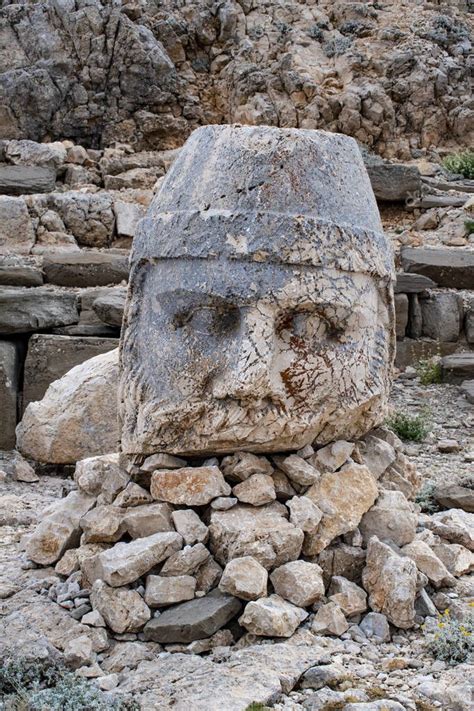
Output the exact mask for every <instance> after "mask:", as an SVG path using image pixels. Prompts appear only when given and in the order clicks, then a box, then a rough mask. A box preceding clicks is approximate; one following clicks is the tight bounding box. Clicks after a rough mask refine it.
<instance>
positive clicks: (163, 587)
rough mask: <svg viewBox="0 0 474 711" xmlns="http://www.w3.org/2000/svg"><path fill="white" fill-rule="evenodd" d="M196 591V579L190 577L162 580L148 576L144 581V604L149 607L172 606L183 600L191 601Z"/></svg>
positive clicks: (160, 577) (156, 576)
mask: <svg viewBox="0 0 474 711" xmlns="http://www.w3.org/2000/svg"><path fill="white" fill-rule="evenodd" d="M195 590H196V579H195V578H193V577H192V576H191V575H176V576H175V577H173V578H164V577H162V576H161V575H149V576H148V577H147V579H146V591H145V602H146V604H147V605H148V606H149V607H161V605H173V604H175V603H177V602H183V600H192V599H193V597H194V592H195Z"/></svg>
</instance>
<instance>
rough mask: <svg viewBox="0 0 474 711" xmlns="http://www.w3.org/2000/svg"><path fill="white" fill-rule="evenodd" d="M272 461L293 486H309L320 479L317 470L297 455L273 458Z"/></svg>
mask: <svg viewBox="0 0 474 711" xmlns="http://www.w3.org/2000/svg"><path fill="white" fill-rule="evenodd" d="M273 461H274V462H275V464H276V465H277V467H278V468H279V469H281V470H282V471H283V472H284V473H285V474H286V475H287V477H288V479H290V481H291V482H293V483H294V484H300V486H311V485H312V484H314V483H315V482H317V481H318V479H319V477H320V472H319V471H318V469H316V468H315V467H314V466H312V465H311V464H310V463H309V462H307V461H306V460H305V459H303V457H299V456H298V455H297V454H290V456H289V457H273Z"/></svg>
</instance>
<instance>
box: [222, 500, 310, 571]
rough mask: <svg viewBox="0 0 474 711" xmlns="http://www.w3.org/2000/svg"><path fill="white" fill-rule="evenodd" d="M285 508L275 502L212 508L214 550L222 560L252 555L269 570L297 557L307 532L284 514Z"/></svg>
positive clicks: (223, 562) (225, 561) (224, 562)
mask: <svg viewBox="0 0 474 711" xmlns="http://www.w3.org/2000/svg"><path fill="white" fill-rule="evenodd" d="M282 509H284V507H283V506H282V505H281V504H277V503H276V502H274V503H273V504H267V505H265V506H261V507H258V508H256V507H253V506H244V505H242V504H238V505H237V506H234V507H233V508H231V509H229V510H228V511H213V512H212V514H211V523H210V526H209V540H210V548H211V551H212V553H213V554H214V555H215V557H216V558H217V560H218V561H219V562H220V563H222V564H226V563H227V562H228V561H230V560H232V559H233V558H241V557H242V556H247V555H249V556H252V557H253V558H255V559H256V560H258V562H259V563H260V564H261V565H263V567H264V568H267V570H270V569H271V568H274V567H278V566H279V565H283V563H288V561H290V560H296V559H297V558H298V556H299V554H300V551H301V546H302V543H303V536H304V534H303V531H302V530H301V529H299V528H295V526H293V525H292V524H291V523H289V522H288V521H287V520H286V519H285V518H284V517H283V516H284V515H285V514H286V509H284V511H282Z"/></svg>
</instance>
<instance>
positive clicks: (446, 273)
mask: <svg viewBox="0 0 474 711" xmlns="http://www.w3.org/2000/svg"><path fill="white" fill-rule="evenodd" d="M402 264H403V268H404V269H405V271H406V272H415V273H416V274H421V275H423V276H427V277H429V278H430V279H433V280H434V281H435V282H436V283H437V284H438V286H445V287H451V288H454V289H470V288H472V284H473V283H474V252H473V251H472V250H468V249H459V248H455V249H454V248H451V249H449V248H429V247H405V248H404V249H402Z"/></svg>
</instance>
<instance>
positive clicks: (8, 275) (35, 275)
mask: <svg viewBox="0 0 474 711" xmlns="http://www.w3.org/2000/svg"><path fill="white" fill-rule="evenodd" d="M0 207H1V200H0ZM0 254H1V247H0ZM42 284H43V272H42V271H41V269H40V267H39V265H38V263H37V261H36V260H35V259H34V258H32V257H21V256H18V255H16V254H9V255H8V256H5V257H2V256H0V285H2V286H41V285H42Z"/></svg>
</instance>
